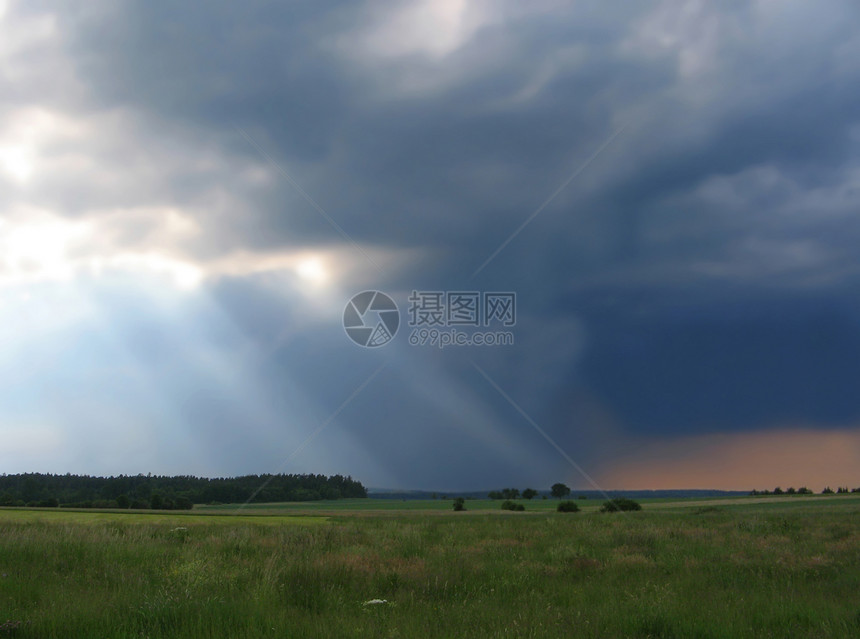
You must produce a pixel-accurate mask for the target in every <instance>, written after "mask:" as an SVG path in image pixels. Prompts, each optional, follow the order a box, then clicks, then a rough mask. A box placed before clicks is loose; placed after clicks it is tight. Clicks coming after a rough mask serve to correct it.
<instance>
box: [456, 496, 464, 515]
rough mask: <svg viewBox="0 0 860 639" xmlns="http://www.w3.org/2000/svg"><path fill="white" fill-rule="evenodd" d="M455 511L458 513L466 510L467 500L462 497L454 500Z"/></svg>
mask: <svg viewBox="0 0 860 639" xmlns="http://www.w3.org/2000/svg"><path fill="white" fill-rule="evenodd" d="M454 510H456V511H458V512H459V511H461V510H466V500H465V499H463V498H462V497H457V499H455V500H454Z"/></svg>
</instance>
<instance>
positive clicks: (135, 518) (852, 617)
mask: <svg viewBox="0 0 860 639" xmlns="http://www.w3.org/2000/svg"><path fill="white" fill-rule="evenodd" d="M358 502H360V503H358ZM526 504H527V508H528V509H529V510H527V511H526V512H524V513H511V512H504V513H503V512H501V511H499V510H498V503H497V502H484V501H483V500H475V501H467V502H466V505H467V508H469V510H468V511H467V512H465V513H454V512H453V511H451V502H450V501H441V500H439V501H433V500H426V501H424V502H420V503H419V502H397V501H394V502H393V503H392V501H391V500H356V502H350V501H344V502H338V503H337V504H336V505H333V504H332V503H328V504H323V503H320V504H308V503H304V504H290V505H282V504H278V505H269V506H254V507H253V508H245V509H242V510H241V511H239V510H237V508H236V507H235V506H232V507H220V508H218V507H212V508H201V509H196V510H195V511H192V512H191V513H182V514H180V513H174V512H170V513H143V512H137V513H128V512H105V511H102V512H81V511H62V510H57V509H51V510H35V509H33V510H30V509H25V510H15V509H0V637H5V636H11V637H20V638H24V637H33V638H39V639H45V638H51V637H58V638H59V637H63V638H78V637H80V638H87V639H92V638H95V637H98V638H100V637H111V638H113V637H116V638H132V637H135V638H141V637H151V638H155V637H180V638H181V637H188V638H191V637H195V638H196V637H234V638H241V637H373V638H378V637H643V638H644V637H662V638H669V637H698V638H715V639H716V638H719V637H726V638H728V637H810V638H811V637H816V638H818V637H857V636H860V597H858V594H857V593H860V498H858V496H854V495H850V496H838V497H819V496H816V497H814V498H800V497H796V498H790V499H782V498H738V499H730V500H719V499H715V500H696V501H691V500H689V501H685V500H675V501H665V500H655V501H654V502H652V503H648V502H643V505H644V510H643V511H641V512H637V513H616V514H606V513H599V512H598V511H597V508H598V506H599V502H596V501H591V503H589V502H585V503H582V502H580V505H581V506H582V507H584V508H583V510H582V511H581V512H579V513H572V514H561V513H555V512H552V511H551V508H552V507H554V502H552V501H551V500H545V501H544V500H538V501H534V502H532V503H528V502H526ZM371 600H385V602H384V603H367V602H369V601H371Z"/></svg>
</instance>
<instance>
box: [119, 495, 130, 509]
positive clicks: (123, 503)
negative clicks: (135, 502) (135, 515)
mask: <svg viewBox="0 0 860 639" xmlns="http://www.w3.org/2000/svg"><path fill="white" fill-rule="evenodd" d="M116 505H117V508H128V507H129V506H131V500H130V499H129V498H128V495H120V496H119V497H117V498H116Z"/></svg>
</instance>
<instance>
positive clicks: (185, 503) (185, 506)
mask: <svg viewBox="0 0 860 639" xmlns="http://www.w3.org/2000/svg"><path fill="white" fill-rule="evenodd" d="M173 507H174V508H176V509H177V510H191V509H192V508H194V502H192V501H191V500H190V499H189V498H188V497H185V496H182V497H177V498H176V499H175V500H174V502H173Z"/></svg>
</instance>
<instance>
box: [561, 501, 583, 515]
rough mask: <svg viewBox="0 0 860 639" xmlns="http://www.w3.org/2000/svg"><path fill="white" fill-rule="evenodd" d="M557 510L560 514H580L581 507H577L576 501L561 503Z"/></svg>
mask: <svg viewBox="0 0 860 639" xmlns="http://www.w3.org/2000/svg"><path fill="white" fill-rule="evenodd" d="M556 510H557V511H558V512H560V513H576V512H579V506H577V505H576V502H575V501H570V500H567V501H560V502H559V503H558V508H556Z"/></svg>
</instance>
